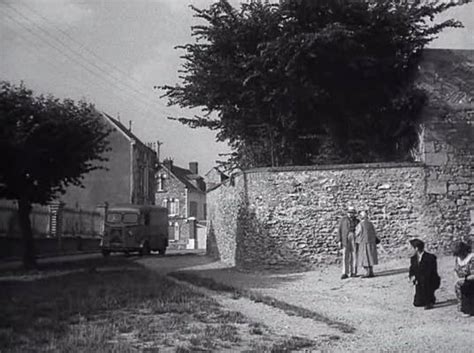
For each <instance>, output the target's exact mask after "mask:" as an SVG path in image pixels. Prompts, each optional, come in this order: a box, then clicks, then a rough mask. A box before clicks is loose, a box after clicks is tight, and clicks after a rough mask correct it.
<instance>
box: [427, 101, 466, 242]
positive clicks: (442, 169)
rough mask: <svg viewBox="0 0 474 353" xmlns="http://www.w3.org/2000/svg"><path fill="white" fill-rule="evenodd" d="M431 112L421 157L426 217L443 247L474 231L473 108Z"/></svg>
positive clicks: (460, 107) (432, 232) (435, 237)
mask: <svg viewBox="0 0 474 353" xmlns="http://www.w3.org/2000/svg"><path fill="white" fill-rule="evenodd" d="M451 109H453V110H451V111H450V112H449V113H446V114H439V113H438V114H433V113H432V114H431V117H432V118H431V119H430V120H429V122H427V123H425V125H424V132H423V135H424V136H423V144H422V154H421V160H422V162H424V163H425V165H426V171H427V172H426V207H425V208H424V213H423V220H424V221H425V222H426V223H425V227H426V229H428V231H429V232H430V233H431V234H434V235H436V236H433V237H432V238H433V239H432V241H433V243H432V246H433V247H434V248H436V249H439V250H443V249H447V248H449V247H450V245H451V244H452V242H453V240H455V239H459V238H469V235H472V234H474V229H472V223H473V221H474V212H473V200H474V174H473V170H474V169H473V168H474V126H473V121H474V114H473V113H474V108H473V107H469V106H464V107H463V106H458V107H451Z"/></svg>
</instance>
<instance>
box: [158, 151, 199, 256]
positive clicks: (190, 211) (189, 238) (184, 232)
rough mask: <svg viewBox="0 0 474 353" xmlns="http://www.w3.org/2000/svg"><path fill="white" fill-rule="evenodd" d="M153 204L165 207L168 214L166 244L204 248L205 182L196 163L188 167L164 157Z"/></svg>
mask: <svg viewBox="0 0 474 353" xmlns="http://www.w3.org/2000/svg"><path fill="white" fill-rule="evenodd" d="M156 186H157V188H156V195H155V200H156V204H157V205H161V206H163V207H167V208H168V212H169V217H170V220H169V221H170V229H169V238H170V245H171V246H174V247H175V248H192V249H194V248H204V247H205V239H202V237H201V233H202V232H205V229H202V227H204V225H203V224H204V223H205V222H204V221H205V220H206V184H205V182H204V179H203V178H202V177H201V176H200V175H199V170H198V163H197V162H191V163H189V169H184V168H181V167H178V166H175V165H174V164H173V161H172V160H171V159H165V160H164V161H163V162H162V163H160V165H159V169H158V172H157V174H156Z"/></svg>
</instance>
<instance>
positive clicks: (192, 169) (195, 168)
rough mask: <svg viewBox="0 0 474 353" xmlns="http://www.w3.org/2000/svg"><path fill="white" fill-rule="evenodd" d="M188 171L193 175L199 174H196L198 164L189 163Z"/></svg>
mask: <svg viewBox="0 0 474 353" xmlns="http://www.w3.org/2000/svg"><path fill="white" fill-rule="evenodd" d="M189 170H190V171H191V173H193V174H199V173H198V162H189Z"/></svg>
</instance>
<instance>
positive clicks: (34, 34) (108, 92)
mask: <svg viewBox="0 0 474 353" xmlns="http://www.w3.org/2000/svg"><path fill="white" fill-rule="evenodd" d="M7 19H8V20H9V21H11V22H12V23H16V24H17V25H19V26H20V27H22V28H24V29H26V30H27V31H28V32H29V33H30V34H31V35H32V37H34V38H39V39H40V40H41V41H43V42H44V43H46V44H47V45H48V46H50V47H52V48H54V49H55V50H57V51H58V52H59V53H61V54H62V55H64V56H66V57H67V58H68V59H70V60H73V61H76V60H75V58H74V57H70V56H69V55H67V53H64V52H63V51H62V50H61V49H59V48H57V47H56V46H55V45H54V44H51V43H50V42H48V41H47V40H46V39H44V38H43V37H41V36H38V35H37V33H36V32H34V31H33V30H32V29H30V28H28V27H27V26H25V25H24V24H23V23H22V22H20V21H18V20H17V19H15V18H13V17H7ZM12 29H13V30H14V31H15V29H14V28H12ZM15 32H16V34H17V35H19V37H20V38H22V39H23V40H26V41H28V42H30V43H33V44H34V46H35V47H38V43H37V42H35V41H33V40H29V39H28V37H26V36H24V35H23V34H22V33H21V32H18V31H15ZM38 53H39V54H40V56H42V57H43V58H46V56H45V55H44V54H43V53H42V52H41V51H39V52H38ZM46 61H48V63H50V58H46ZM77 63H78V65H79V66H80V67H81V68H82V69H84V70H86V71H87V73H89V74H90V75H92V77H94V78H97V74H96V73H95V72H93V71H91V70H90V69H89V68H87V67H85V66H83V65H82V64H81V63H80V62H77ZM84 78H85V76H81V79H84ZM87 81H88V83H89V84H92V86H95V85H96V83H95V82H91V81H89V80H87ZM107 83H108V84H110V82H107ZM99 84H100V85H101V86H102V87H105V88H108V87H107V86H104V85H103V84H102V82H99ZM106 92H107V94H108V95H109V96H110V94H111V93H112V94H115V96H116V97H117V98H119V100H121V101H122V102H123V103H124V104H127V105H130V103H131V102H129V101H126V100H125V99H124V98H123V97H122V96H120V95H118V94H117V93H115V91H114V90H108V89H106ZM138 103H139V102H137V101H134V100H132V104H134V105H135V107H136V108H138V110H140V111H142V112H145V113H146V114H147V115H148V114H150V110H151V109H150V107H149V105H146V107H144V106H142V107H140V105H137V104H138ZM162 113H163V112H162Z"/></svg>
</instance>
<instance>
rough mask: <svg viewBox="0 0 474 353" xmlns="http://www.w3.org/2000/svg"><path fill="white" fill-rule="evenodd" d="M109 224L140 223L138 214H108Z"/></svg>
mask: <svg viewBox="0 0 474 353" xmlns="http://www.w3.org/2000/svg"><path fill="white" fill-rule="evenodd" d="M107 222H108V223H138V214H136V213H118V212H109V213H107Z"/></svg>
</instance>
